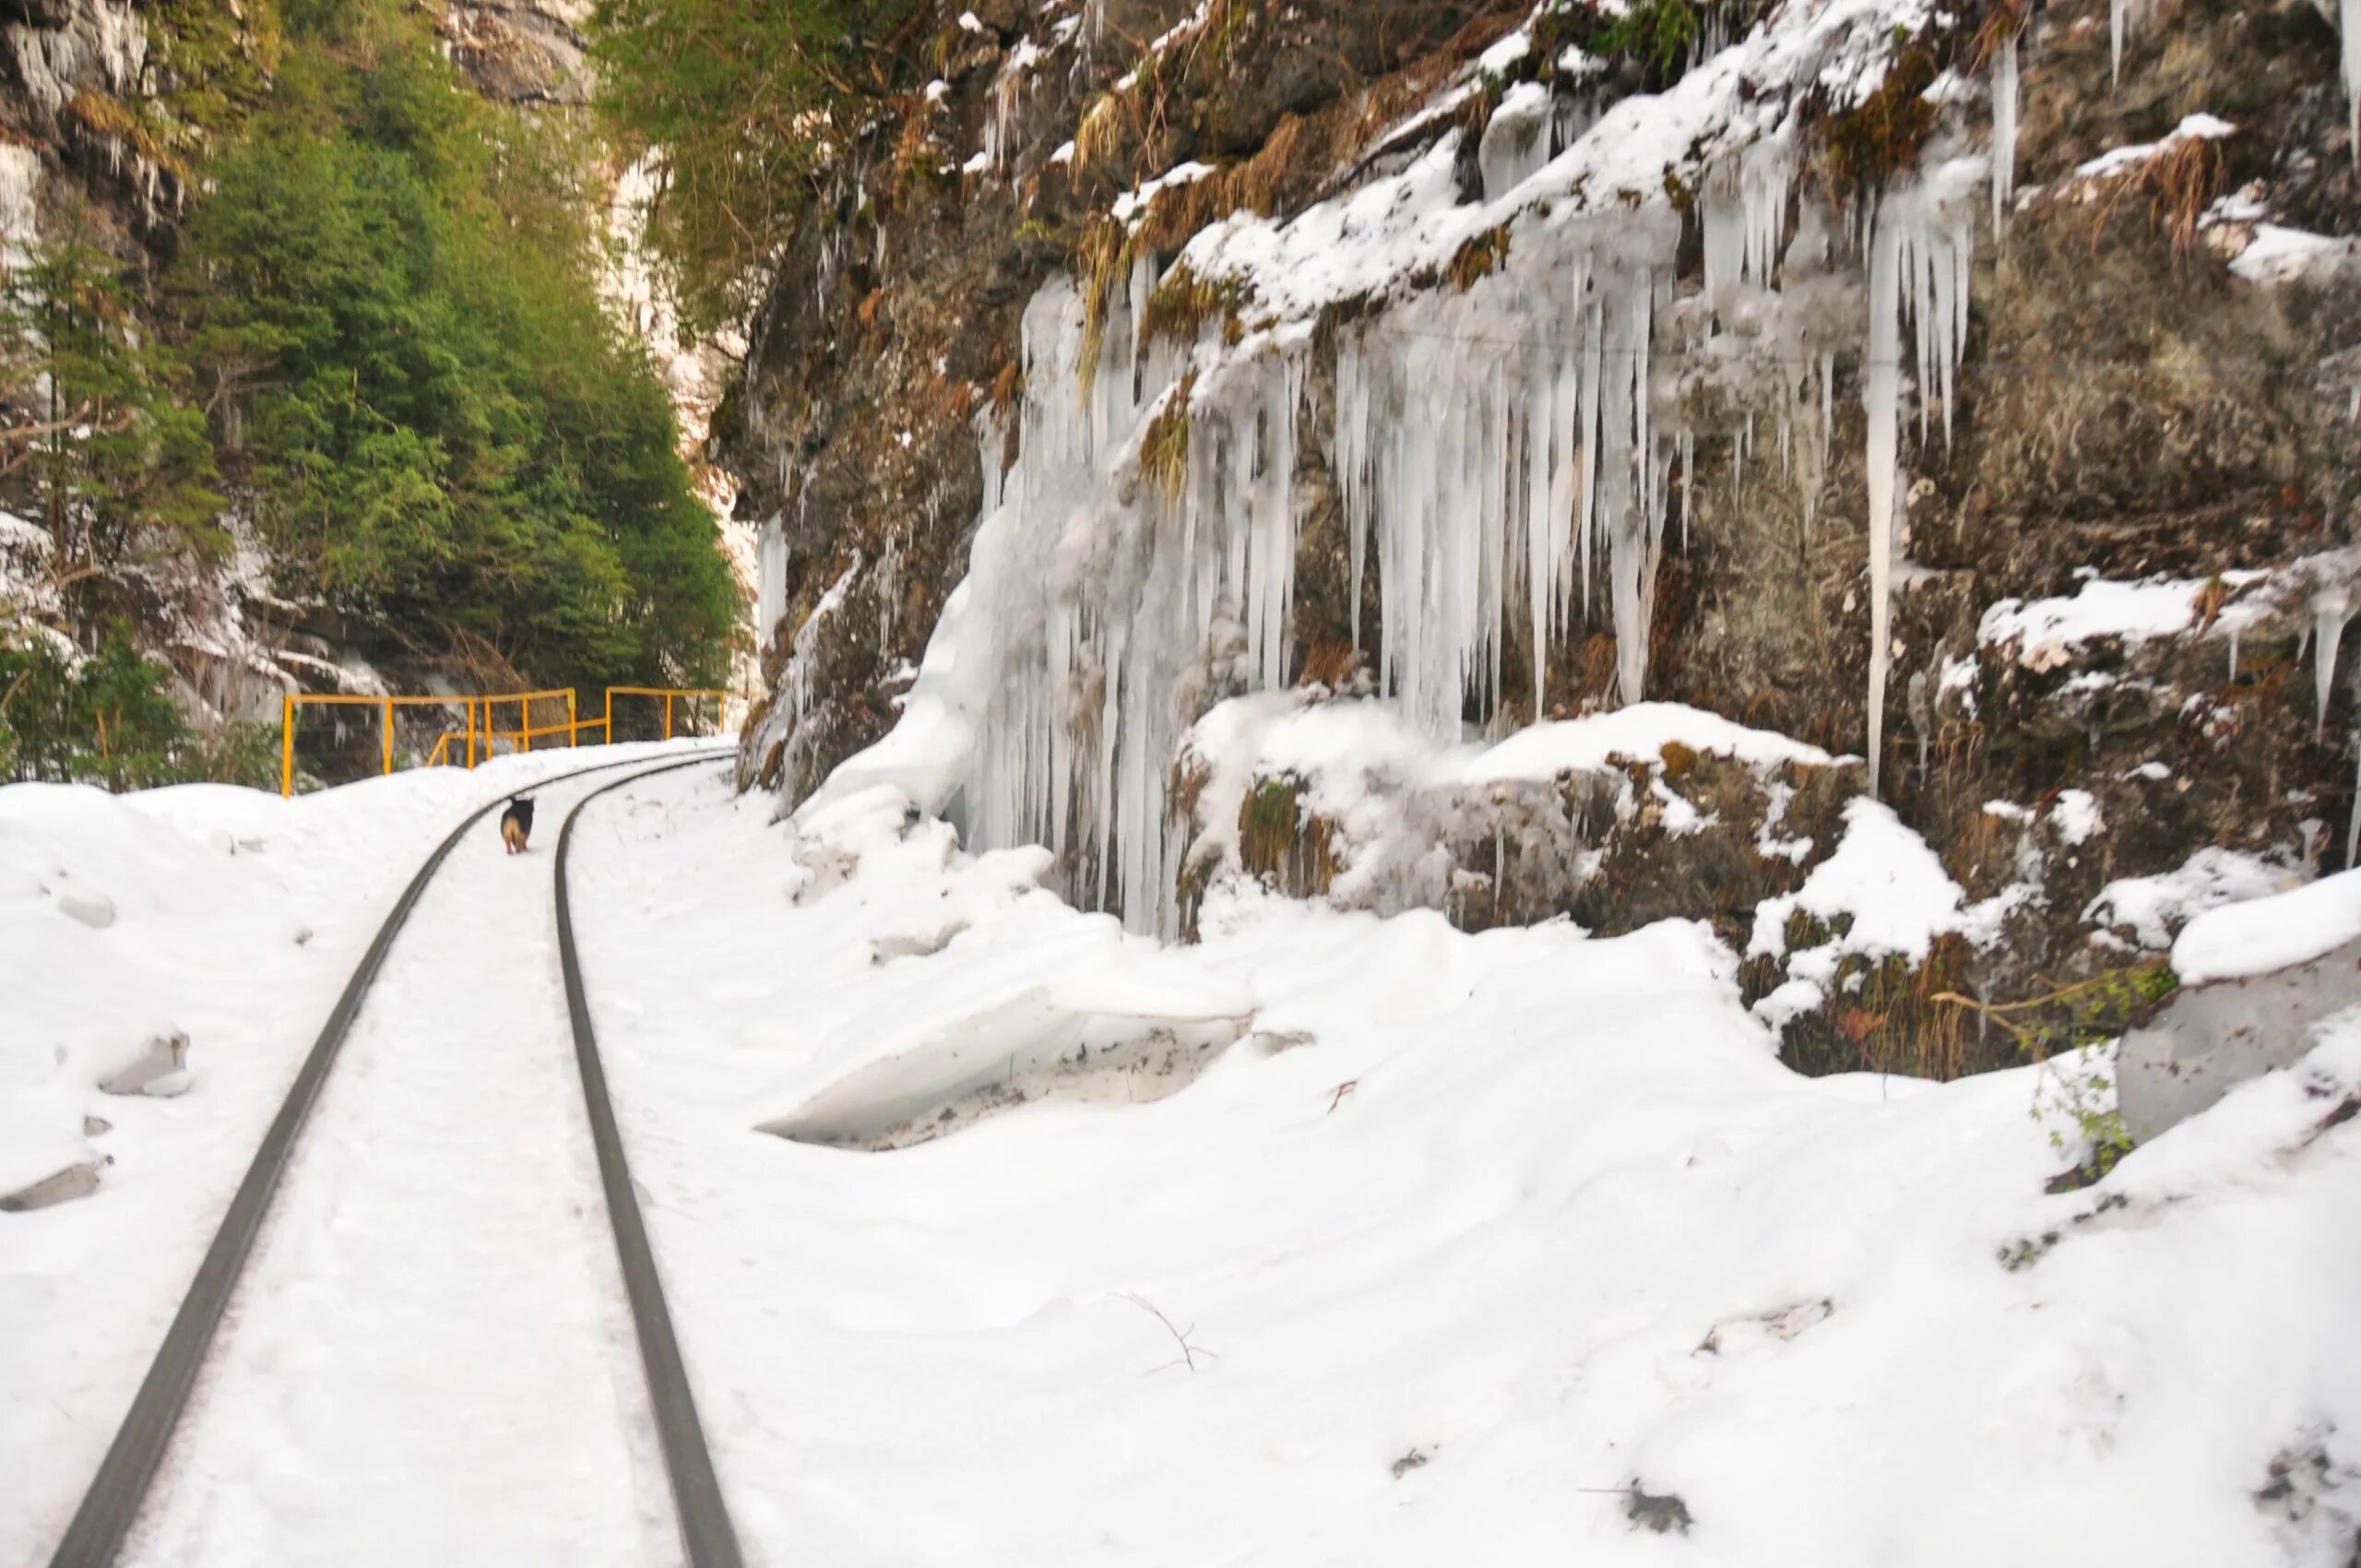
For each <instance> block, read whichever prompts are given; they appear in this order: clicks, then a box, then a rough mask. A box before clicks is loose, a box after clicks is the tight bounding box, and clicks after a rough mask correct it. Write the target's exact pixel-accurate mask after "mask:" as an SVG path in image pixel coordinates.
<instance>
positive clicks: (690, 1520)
mask: <svg viewBox="0 0 2361 1568" xmlns="http://www.w3.org/2000/svg"><path fill="white" fill-rule="evenodd" d="M728 756H729V754H724V755H723V756H722V757H718V758H717V757H709V756H706V757H694V758H692V759H690V760H689V761H686V762H676V763H670V764H668V765H666V766H662V767H651V768H649V769H648V770H647V772H645V773H635V774H633V775H632V776H631V777H630V778H618V779H615V780H614V781H613V782H611V783H608V784H602V785H600V786H599V788H598V789H596V790H591V791H590V792H589V793H588V794H587V795H585V796H583V797H582V798H581V799H580V800H578V801H576V802H574V809H573V810H571V811H569V812H567V813H566V814H565V826H564V827H562V828H560V829H559V830H558V836H557V956H558V968H560V969H561V970H563V971H564V977H565V1010H566V1014H567V1016H569V1017H570V1018H571V1019H572V1021H573V1024H574V1057H575V1063H576V1064H577V1065H578V1066H580V1068H581V1069H582V1098H583V1100H584V1102H585V1103H586V1104H587V1106H588V1108H589V1111H590V1141H591V1143H592V1145H593V1146H596V1147H597V1149H598V1151H599V1183H600V1185H601V1186H603V1187H604V1188H605V1189H606V1194H607V1218H608V1219H609V1220H610V1221H611V1222H612V1224H613V1227H614V1232H615V1255H616V1258H617V1260H618V1261H619V1262H620V1263H621V1264H622V1265H623V1289H624V1290H625V1292H626V1293H627V1294H628V1295H629V1296H630V1298H631V1316H632V1323H633V1325H634V1327H635V1328H636V1329H637V1331H638V1334H639V1360H640V1365H641V1367H642V1368H643V1369H644V1370H645V1371H646V1372H647V1397H648V1403H649V1404H650V1406H652V1407H653V1408H654V1409H655V1412H656V1431H657V1435H658V1439H659V1440H660V1442H661V1443H662V1446H663V1450H664V1473H665V1476H666V1478H667V1479H669V1480H670V1483H671V1487H672V1507H673V1511H674V1513H675V1514H677V1515H679V1517H680V1521H681V1544H682V1549H683V1550H685V1551H686V1552H687V1553H688V1562H689V1568H740V1565H741V1564H742V1562H744V1559H743V1558H742V1556H740V1554H739V1550H738V1534H737V1531H736V1529H735V1528H734V1527H733V1526H731V1525H730V1509H729V1505H728V1504H727V1503H724V1502H723V1501H722V1496H721V1482H720V1479H719V1478H718V1477H717V1476H716V1475H715V1474H714V1469H713V1454H712V1451H711V1450H710V1449H708V1448H707V1447H706V1441H705V1426H704V1423H703V1422H701V1421H699V1420H698V1419H697V1405H696V1398H695V1396H694V1393H693V1392H692V1390H691V1389H690V1387H689V1372H688V1368H687V1366H686V1365H685V1364H684V1363H683V1362H682V1359H681V1344H680V1340H679V1339H678V1338H677V1337H675V1336H674V1335H673V1332H672V1314H671V1312H670V1309H668V1308H667V1307H666V1306H665V1304H664V1282H663V1278H662V1277H661V1276H660V1275H658V1272H657V1269H656V1253H655V1252H654V1250H653V1249H652V1248H651V1247H650V1246H649V1245H648V1241H647V1220H646V1218H644V1217H642V1215H641V1214H640V1210H639V1195H638V1194H637V1192H636V1191H635V1189H634V1188H633V1186H632V1180H631V1168H630V1166H629V1165H628V1164H627V1163H626V1162H625V1160H624V1158H623V1134H622V1133H621V1132H620V1131H618V1130H617V1128H616V1126H615V1108H614V1104H613V1101H612V1100H611V1099H609V1098H608V1094H607V1071H606V1068H605V1066H604V1065H603V1064H602V1063H601V1062H600V1061H599V1037H598V1033H597V1031H596V1030H595V1029H594V1028H592V1026H591V1022H590V999H589V996H588V994H587V992H585V991H584V989H583V985H582V959H581V955H580V954H579V953H578V952H577V951H576V949H575V942H574V914H573V907H572V904H571V902H570V901H569V899H568V897H567V892H566V882H565V855H566V849H567V847H568V846H569V845H571V844H572V843H573V841H574V825H575V822H576V821H578V820H579V819H580V818H581V815H582V809H583V807H585V806H587V805H588V804H589V803H590V802H593V801H595V800H597V799H598V798H599V796H601V795H604V794H607V793H608V792H610V791H611V790H620V789H622V788H623V786H624V785H626V784H636V783H638V782H639V781H640V780H642V779H644V778H653V777H654V776H655V775H657V774H659V773H671V772H674V771H676V770H678V769H680V768H683V767H694V766H698V765H699V764H702V763H711V762H716V761H726V760H727V759H728Z"/></svg>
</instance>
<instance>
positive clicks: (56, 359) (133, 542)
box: [0, 211, 224, 624]
mask: <svg viewBox="0 0 2361 1568" xmlns="http://www.w3.org/2000/svg"><path fill="white" fill-rule="evenodd" d="M82 216H83V215H82V214H80V213H79V212H78V211H76V212H69V213H68V215H67V218H66V221H65V223H64V224H63V225H61V226H59V227H58V230H57V238H56V239H55V240H54V241H53V243H52V244H49V245H47V246H45V247H44V248H43V249H42V250H41V251H40V252H39V253H37V254H35V255H31V256H30V257H28V258H26V259H25V260H24V261H22V262H21V263H20V264H18V265H16V266H12V267H9V268H8V269H7V272H6V278H5V279H0V391H5V392H6V393H9V394H11V401H13V402H15V403H16V404H18V406H19V407H20V408H22V409H24V410H28V411H30V413H31V415H32V418H31V421H30V422H29V423H22V424H18V425H17V426H15V427H14V428H11V429H8V430H6V431H5V432H0V476H6V477H8V478H10V479H12V480H13V481H15V482H16V483H17V484H18V486H20V487H22V488H23V489H24V491H25V492H26V493H28V494H29V495H30V499H31V502H32V506H31V509H32V510H33V511H34V512H35V513H36V515H37V516H38V517H40V518H41V520H42V522H43V523H44V524H45V526H46V527H47V528H48V529H49V533H50V536H51V538H52V539H53V540H54V541H55V543H56V545H57V549H58V562H57V569H58V576H59V580H60V582H61V583H62V584H63V585H64V587H65V593H66V602H67V606H68V609H69V611H70V612H74V613H75V614H76V615H77V619H79V620H81V621H83V622H84V623H86V624H88V623H90V622H92V621H94V620H95V619H96V617H97V614H98V612H99V610H100V600H99V599H98V595H99V594H100V593H101V590H102V589H103V587H104V579H105V577H106V576H107V575H108V574H110V573H113V572H114V571H116V570H117V569H119V568H121V567H125V566H134V565H137V564H141V563H142V562H144V561H146V560H149V559H154V558H157V557H160V556H163V555H170V554H175V553H179V552H184V551H187V550H191V549H194V550H196V552H200V553H203V552H216V551H218V550H219V549H220V548H221V546H222V545H223V543H224V539H223V536H222V535H221V533H220V531H219V528H218V527H217V526H216V522H215V519H216V518H217V517H218V516H219V513H220V510H221V507H222V499H221V497H220V495H219V493H216V492H215V491H214V489H213V488H212V483H213V481H214V479H215V468H214V460H213V450H212V445H211V444H210V442H209V441H208V437H207V434H206V428H205V420H204V417H203V415H202V414H200V413H198V412H196V410H193V409H192V408H191V407H190V406H189V404H188V401H187V399H186V393H187V391H188V382H189V377H188V372H187V367H186V365H185V363H184V362H183V360H182V358H181V357H180V356H179V355H178V354H177V353H176V352H174V351H172V350H171V349H170V348H168V347H166V346H165V345H163V344H162V343H160V341H159V340H157V339H155V337H154V336H153V335H152V334H150V333H149V332H148V331H146V330H145V329H144V328H143V327H142V326H141V324H140V323H139V321H138V319H137V315H136V303H137V298H138V296H137V291H136V286H135V282H136V280H135V279H134V278H133V276H132V275H131V273H130V271H129V269H128V268H127V267H125V266H124V264H122V263H120V262H118V261H116V260H115V259H114V258H113V257H112V256H110V255H106V254H105V253H104V252H102V251H100V250H98V249H96V248H95V247H93V246H92V245H90V244H86V243H84V241H83V240H82V238H81V226H80V225H81V221H82Z"/></svg>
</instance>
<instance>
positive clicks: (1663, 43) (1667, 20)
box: [1585, 0, 1697, 89]
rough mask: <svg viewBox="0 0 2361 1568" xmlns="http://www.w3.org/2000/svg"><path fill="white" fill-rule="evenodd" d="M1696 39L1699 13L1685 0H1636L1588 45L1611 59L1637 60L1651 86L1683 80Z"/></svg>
mask: <svg viewBox="0 0 2361 1568" xmlns="http://www.w3.org/2000/svg"><path fill="white" fill-rule="evenodd" d="M1696 42H1697V12H1696V11H1695V9H1694V8H1692V7H1691V6H1688V5H1687V4H1685V3H1684V0H1637V3H1636V4H1634V5H1633V6H1631V8H1630V9H1629V10H1626V11H1625V12H1624V13H1623V14H1622V15H1621V16H1619V17H1618V18H1615V19H1614V20H1613V21H1611V22H1609V23H1608V25H1607V26H1606V28H1605V29H1604V30H1601V31H1600V32H1599V33H1598V34H1597V35H1596V37H1595V38H1594V39H1593V40H1592V41H1591V42H1590V43H1589V44H1587V45H1586V46H1585V47H1586V48H1588V49H1589V51H1590V52H1591V53H1594V54H1599V55H1604V56H1606V57H1608V58H1609V59H1614V58H1617V57H1622V58H1626V59H1631V60H1635V61H1637V62H1638V63H1639V65H1640V66H1641V68H1642V69H1643V70H1644V71H1645V72H1646V73H1647V77H1648V81H1649V83H1650V85H1651V86H1653V87H1655V88H1657V89H1662V88H1664V87H1667V86H1669V85H1671V84H1672V83H1673V82H1676V81H1678V80H1679V79H1680V74H1681V72H1682V71H1683V70H1684V69H1686V68H1687V65H1688V60H1689V52H1690V50H1691V49H1692V48H1694V47H1695V45H1696Z"/></svg>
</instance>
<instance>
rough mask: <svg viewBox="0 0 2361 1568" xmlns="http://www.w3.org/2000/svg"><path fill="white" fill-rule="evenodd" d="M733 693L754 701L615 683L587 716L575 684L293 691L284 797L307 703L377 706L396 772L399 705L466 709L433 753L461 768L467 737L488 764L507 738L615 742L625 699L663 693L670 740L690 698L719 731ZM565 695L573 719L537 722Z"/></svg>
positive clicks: (470, 762) (284, 737)
mask: <svg viewBox="0 0 2361 1568" xmlns="http://www.w3.org/2000/svg"><path fill="white" fill-rule="evenodd" d="M732 696H740V697H743V698H745V699H746V700H747V701H749V702H751V701H752V700H753V698H752V696H751V695H750V694H746V693H737V692H726V691H722V690H720V689H719V688H718V687H712V686H609V687H608V688H607V693H606V705H605V710H604V714H603V716H602V717H600V718H598V719H584V718H582V717H581V715H580V714H579V712H577V711H576V699H575V692H574V689H573V688H572V687H570V686H566V687H557V688H552V689H551V690H548V691H539V692H501V693H496V694H493V695H487V696H349V695H343V694H341V693H314V692H290V693H287V694H286V695H284V696H282V697H281V699H280V708H279V793H280V794H281V795H292V794H293V793H294V792H295V716H296V710H297V709H298V708H301V707H374V708H376V709H377V710H378V711H379V714H380V719H379V722H380V725H381V726H382V729H383V737H382V739H383V746H384V757H385V771H386V772H387V773H391V772H393V771H394V709H396V708H397V707H457V708H459V709H461V710H463V711H464V713H465V714H466V716H467V717H466V720H465V723H464V724H463V725H462V726H461V727H459V728H456V729H450V730H445V731H443V733H442V734H441V735H439V736H437V737H436V738H435V742H434V749H433V751H432V752H430V753H429V754H427V758H426V766H429V767H445V766H450V767H457V766H459V765H460V759H459V756H458V747H459V745H460V744H461V743H462V742H464V743H465V745H466V747H467V756H466V765H467V766H469V767H473V766H476V764H477V763H478V762H479V761H487V762H488V761H490V760H491V759H492V757H494V756H497V755H499V754H500V746H501V743H502V742H506V743H507V747H508V750H509V752H510V753H511V754H517V753H524V752H530V751H531V750H532V749H533V742H535V741H537V740H544V739H547V738H548V737H551V736H555V735H563V736H564V737H565V743H566V744H567V745H569V746H578V745H580V744H582V736H583V733H584V731H593V730H595V731H598V732H599V736H600V743H602V744H603V743H607V742H612V741H613V739H614V735H615V699H616V698H617V697H647V698H656V697H661V698H663V699H664V738H665V739H666V740H668V741H669V740H670V739H672V731H673V719H674V711H675V709H674V705H675V704H676V703H680V702H686V703H687V704H688V705H689V716H690V718H691V719H693V720H694V718H695V714H696V707H695V705H696V704H697V703H698V702H700V701H702V700H705V699H706V698H710V699H712V701H713V705H714V729H715V731H717V732H718V731H721V730H723V729H725V728H727V726H728V724H729V719H730V698H731V697H732ZM560 701H562V702H564V704H565V718H564V719H563V720H562V721H559V722H555V723H550V724H535V723H534V722H533V704H535V703H537V702H560ZM512 706H513V707H515V709H516V726H515V728H513V729H507V730H504V729H502V728H501V727H500V716H501V712H502V710H503V709H504V708H507V707H512Z"/></svg>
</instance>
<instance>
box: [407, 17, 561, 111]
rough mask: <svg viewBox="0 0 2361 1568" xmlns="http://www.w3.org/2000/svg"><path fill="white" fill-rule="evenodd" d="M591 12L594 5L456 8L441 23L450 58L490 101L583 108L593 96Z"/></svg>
mask: <svg viewBox="0 0 2361 1568" xmlns="http://www.w3.org/2000/svg"><path fill="white" fill-rule="evenodd" d="M590 10H591V7H590V3H589V0H517V3H515V4H509V5H464V4H454V5H451V6H446V7H445V9H444V11H443V13H442V16H441V19H440V20H441V28H442V32H443V37H444V39H445V42H446V43H447V44H448V46H449V48H450V51H451V58H452V59H453V60H454V61H455V62H456V63H457V65H458V66H459V68H460V69H461V70H463V71H465V72H467V73H468V76H469V78H470V79H471V80H472V81H474V83H475V84H476V86H477V87H478V88H479V89H481V90H482V92H483V93H484V95H485V96H486V97H489V98H496V99H499V100H500V101H503V102H506V103H544V104H564V105H568V106H579V105H581V104H583V103H586V102H587V101H588V100H589V94H590V73H589V65H588V62H587V41H586V39H585V36H584V29H585V28H587V26H588V25H589V21H590Z"/></svg>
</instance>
